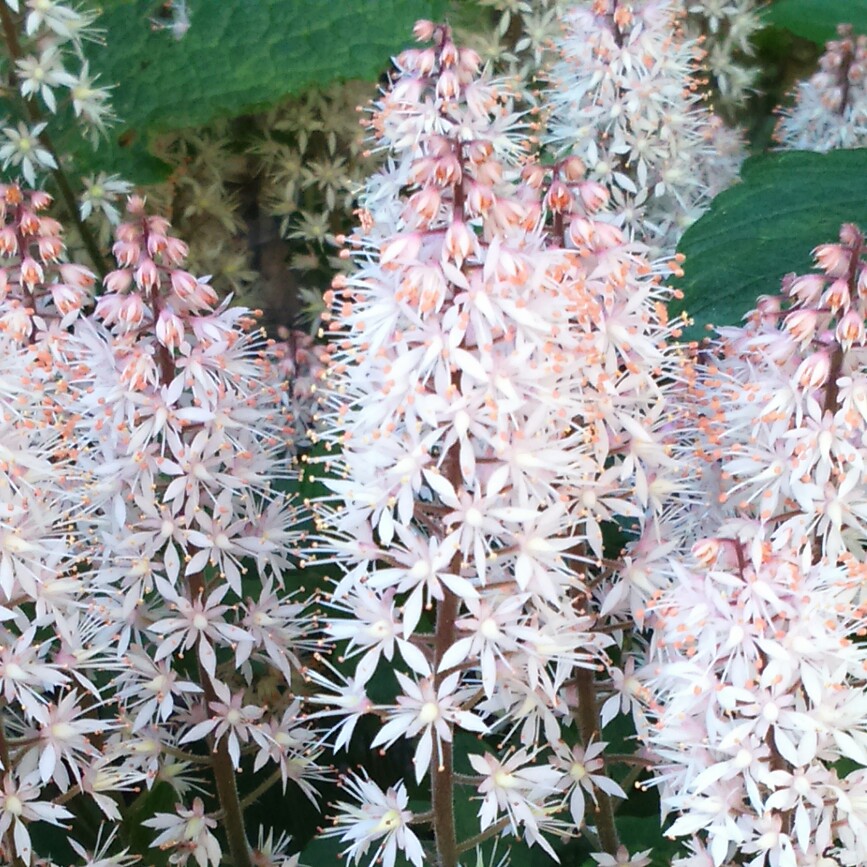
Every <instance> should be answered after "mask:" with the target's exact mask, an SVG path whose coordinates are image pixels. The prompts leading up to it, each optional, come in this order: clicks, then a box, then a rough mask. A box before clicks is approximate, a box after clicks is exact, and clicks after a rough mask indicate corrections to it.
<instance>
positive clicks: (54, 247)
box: [38, 237, 63, 262]
mask: <svg viewBox="0 0 867 867" xmlns="http://www.w3.org/2000/svg"><path fill="white" fill-rule="evenodd" d="M38 246H39V258H40V259H42V261H43V262H56V261H57V260H58V259H59V258H60V254H61V253H62V252H63V242H62V241H61V240H60V238H57V237H46V238H40V239H39V241H38Z"/></svg>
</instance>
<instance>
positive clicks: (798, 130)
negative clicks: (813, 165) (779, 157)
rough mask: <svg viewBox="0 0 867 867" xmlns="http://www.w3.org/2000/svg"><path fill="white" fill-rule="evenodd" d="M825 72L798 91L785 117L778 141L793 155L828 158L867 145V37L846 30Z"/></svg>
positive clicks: (822, 63)
mask: <svg viewBox="0 0 867 867" xmlns="http://www.w3.org/2000/svg"><path fill="white" fill-rule="evenodd" d="M838 32H839V37H840V38H839V39H835V40H832V41H831V42H829V43H828V44H827V45H826V46H825V53H824V54H823V55H822V56H821V58H819V69H818V71H817V72H816V73H815V74H814V75H813V76H811V78H810V79H809V80H807V81H804V82H802V83H801V84H799V85H798V86H797V88H796V89H795V92H794V94H793V98H794V101H795V104H794V105H793V106H791V107H788V108H784V109H783V110H782V111H781V117H780V121H779V123H778V124H777V129H776V132H775V137H776V139H777V141H779V143H780V145H782V147H784V148H786V149H789V150H811V151H820V152H825V151H829V150H832V149H833V148H857V147H864V145H865V144H867V36H863V35H861V36H856V35H855V34H853V32H852V27H851V26H849V25H845V24H843V25H840V27H839V28H838Z"/></svg>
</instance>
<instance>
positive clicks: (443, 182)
mask: <svg viewBox="0 0 867 867" xmlns="http://www.w3.org/2000/svg"><path fill="white" fill-rule="evenodd" d="M462 177H463V172H462V171H461V164H460V161H459V160H458V158H457V157H456V156H455V155H454V154H446V155H445V156H442V157H439V158H438V159H436V160H435V161H434V165H433V178H434V180H435V181H436V182H437V183H438V184H439V185H440V186H442V187H452V186H455V185H456V184H459V183H460V182H461V178H462Z"/></svg>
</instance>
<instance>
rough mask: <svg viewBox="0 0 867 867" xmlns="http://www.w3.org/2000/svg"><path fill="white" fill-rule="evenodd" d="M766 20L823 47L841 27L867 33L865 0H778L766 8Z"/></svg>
mask: <svg viewBox="0 0 867 867" xmlns="http://www.w3.org/2000/svg"><path fill="white" fill-rule="evenodd" d="M765 21H766V23H767V24H769V25H772V26H775V27H784V28H785V29H786V30H789V31H791V32H792V33H794V34H795V35H796V36H801V37H803V38H804V39H809V40H810V41H812V42H815V43H817V44H819V45H824V44H825V43H826V42H827V41H828V40H829V39H834V38H835V36H836V35H837V25H838V24H851V25H852V27H853V29H854V30H855V32H856V33H867V3H865V2H864V0H833V2H829V0H776V2H775V3H772V4H770V5H769V6H768V7H767V8H766V10H765Z"/></svg>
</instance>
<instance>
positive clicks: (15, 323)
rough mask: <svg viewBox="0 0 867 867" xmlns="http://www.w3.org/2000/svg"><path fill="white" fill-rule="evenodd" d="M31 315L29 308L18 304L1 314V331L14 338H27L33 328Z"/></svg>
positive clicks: (20, 339)
mask: <svg viewBox="0 0 867 867" xmlns="http://www.w3.org/2000/svg"><path fill="white" fill-rule="evenodd" d="M30 316H31V311H30V310H29V308H27V307H23V306H21V305H20V304H16V305H15V306H14V307H12V308H11V309H10V310H8V311H7V312H6V313H4V314H3V315H2V316H0V332H3V333H4V334H8V335H9V336H10V337H11V338H12V339H13V340H19V341H22V340H26V339H27V338H28V337H30V334H31V332H32V330H33V323H32V322H31V320H30Z"/></svg>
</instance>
